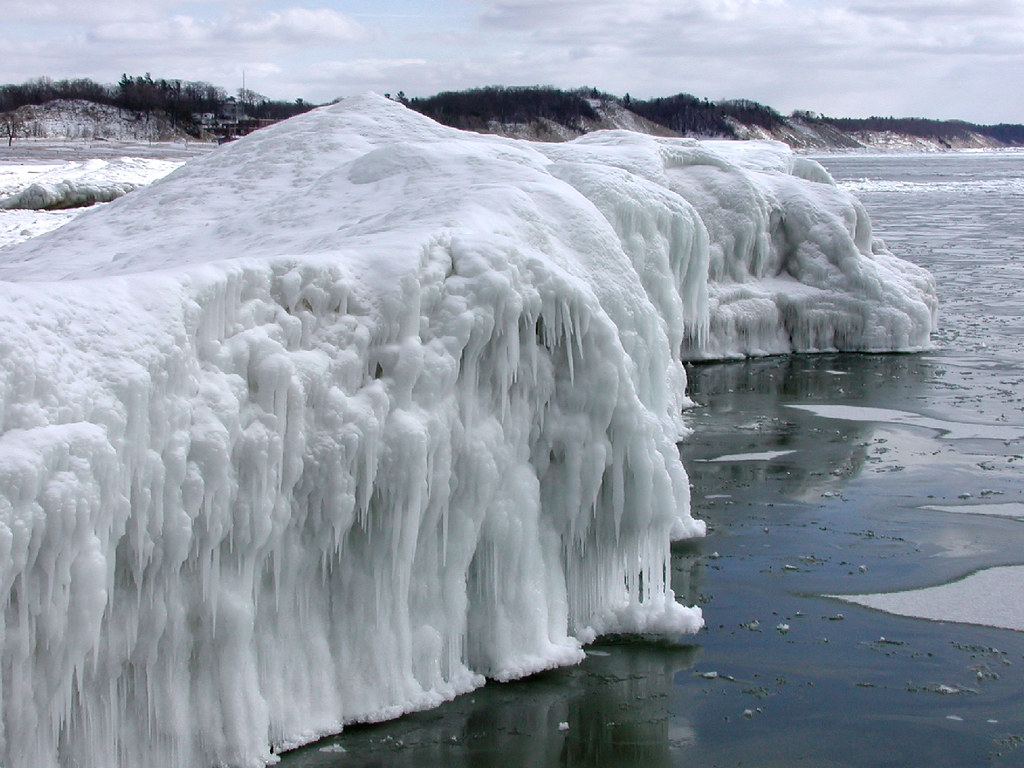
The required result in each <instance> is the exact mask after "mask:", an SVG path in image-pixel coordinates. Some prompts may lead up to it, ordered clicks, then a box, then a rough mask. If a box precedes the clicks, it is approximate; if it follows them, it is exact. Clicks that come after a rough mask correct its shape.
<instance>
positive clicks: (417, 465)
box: [0, 96, 935, 768]
mask: <svg viewBox="0 0 1024 768" xmlns="http://www.w3.org/2000/svg"><path fill="white" fill-rule="evenodd" d="M0 302H2V310H0V579H2V582H3V588H2V591H0V599H2V601H3V603H2V606H0V607H2V616H3V619H2V624H0V696H2V700H0V709H2V721H0V764H2V765H3V766H5V768H30V767H31V768H47V767H48V766H64V765H75V766H81V767H82V768H101V767H102V768H111V766H133V767H136V766H156V765H159V766H168V767H170V768H175V767H177V766H180V767H182V768H185V767H186V766H187V767H188V768H196V766H204V765H228V766H245V767H248V766H259V765H262V764H264V763H270V762H273V761H274V754H273V750H275V749H276V750H279V749H283V748H287V747H290V746H295V745H298V744H301V743H303V742H306V741H309V740H312V739H314V738H316V737H318V736H320V735H324V734H328V733H333V732H337V731H338V730H340V729H341V728H342V727H343V725H344V724H345V723H348V722H353V721H360V720H377V719H383V718H387V717H392V716H397V715H399V714H401V713H402V712H406V711H410V710H413V709H417V708H423V707H429V706H434V705H436V704H438V703H440V702H442V701H444V700H446V699H448V698H451V697H452V696H455V695H457V694H459V693H462V692H466V691H469V690H471V689H473V688H474V687H476V686H479V685H481V684H482V682H483V679H484V676H487V677H491V678H494V679H497V680H507V679H511V678H515V677H519V676H523V675H527V674H530V673H532V672H536V671H538V670H542V669H546V668H549V667H552V666H556V665H563V664H571V663H575V662H577V661H579V660H580V659H581V658H582V656H583V651H582V648H581V646H582V645H583V644H586V643H587V642H590V641H591V640H592V639H593V638H594V637H596V636H597V635H600V634H602V633H610V632H641V633H653V634H662V635H668V636H671V637H678V636H679V635H681V634H683V633H686V632H694V631H697V630H698V629H699V628H700V626H701V625H702V619H701V614H700V610H699V609H698V608H686V607H684V606H682V605H680V604H678V603H677V602H676V600H675V596H674V595H673V594H672V591H671V589H670V587H669V583H668V569H669V543H670V540H671V539H672V538H686V537H690V536H696V535H700V534H702V533H703V530H704V527H703V524H702V523H701V522H699V521H697V520H694V519H693V518H692V517H691V515H690V508H689V489H688V479H687V476H686V473H685V471H684V469H683V467H682V465H681V463H680V461H679V457H678V451H677V448H676V442H677V441H678V440H679V439H680V438H681V437H682V436H684V435H685V427H684V424H683V421H682V418H683V417H682V414H683V410H684V408H685V407H686V405H687V399H686V396H685V382H686V377H685V372H684V369H683V366H682V362H681V361H682V359H683V357H700V356H707V355H712V354H714V355H741V354H748V353H758V352H774V351H783V350H786V351H788V350H790V349H807V350H810V349H826V348H832V347H836V346H844V347H848V348H853V349H876V350H880V349H896V348H908V349H909V348H921V347H924V346H925V345H926V344H927V340H928V333H929V330H930V325H931V321H932V316H933V314H934V307H935V299H934V290H933V288H932V285H931V281H930V278H929V277H928V275H927V274H926V273H924V272H923V271H921V270H918V269H916V268H914V267H912V266H910V265H908V264H905V263H903V262H900V261H898V260H897V259H895V258H894V257H893V256H892V255H891V254H888V253H887V252H885V251H884V250H883V249H882V248H881V247H879V246H878V245H877V244H876V245H875V246H874V247H872V244H871V238H870V226H869V224H868V222H867V218H866V216H865V215H864V211H863V209H862V208H861V207H860V206H859V205H858V204H857V203H856V201H855V200H854V199H853V198H852V197H851V196H850V195H849V194H848V193H846V192H843V191H841V190H839V189H837V188H836V187H835V185H834V184H832V183H831V180H830V179H829V178H828V177H827V176H826V174H825V172H824V171H823V170H822V169H821V168H820V167H819V166H817V165H816V164H814V163H812V162H810V161H807V160H802V159H800V158H796V157H794V156H793V155H792V154H791V153H789V152H788V150H785V149H784V148H782V147H781V146H779V145H774V144H764V143H759V144H753V145H726V144H717V143H715V144H699V143H696V142H693V141H689V140H681V139H661V138H654V137H650V136H641V135H637V134H631V133H626V132H613V133H607V134H596V135H591V136H587V137H585V138H583V139H580V140H577V141H574V142H571V143H568V144H551V145H541V144H531V143H526V142H520V141H515V140H511V139H502V138H497V137H489V136H480V135H475V134H466V133H461V132H458V131H455V130H453V129H449V128H445V127H442V126H439V125H437V124H435V123H433V122H431V121H430V120H428V119H426V118H424V117H423V116H421V115H418V114H415V113H413V112H411V111H408V110H406V109H405V108H404V107H402V106H401V105H399V104H395V103H393V102H390V101H389V100H387V99H383V98H380V97H377V96H363V97H356V98H352V99H349V100H346V101H343V102H341V103H339V104H337V105H334V106H331V107H327V108H324V109H320V110H316V111H314V112H311V113H309V114H307V115H303V116H300V117H298V118H295V119H293V120H289V121H287V122H285V123H282V124H279V125H277V126H274V127H271V128H268V129H264V130H261V131H259V132H257V133H255V134H253V135H251V136H250V137H248V138H246V139H243V140H241V141H238V142H236V143H234V144H231V145H228V146H225V147H224V148H222V149H220V150H218V151H217V152H214V153H211V154H210V155H208V156H206V157H204V158H202V159H199V160H196V161H194V162H191V163H189V164H186V165H185V166H183V167H182V168H180V169H178V170H177V171H175V172H173V173H172V174H170V175H169V176H167V177H166V178H164V179H161V180H159V181H157V182H155V183H153V184H152V185H151V186H148V187H145V188H143V189H140V190H138V191H135V192H133V193H131V194H130V195H127V196H125V197H123V198H121V199H119V200H117V201H115V202H114V203H111V204H110V205H108V206H105V207H104V208H103V209H101V210H92V211H87V212H86V213H84V214H82V215H81V216H80V217H78V218H77V219H75V220H74V221H72V222H71V223H70V224H68V225H66V226H65V227H62V228H61V229H59V230H56V231H54V232H51V233H48V234H45V235H42V236H40V237H37V238H35V239H33V240H29V241H26V242H24V243H22V244H20V245H17V246H13V247H11V248H9V249H7V250H5V251H4V253H3V263H0Z"/></svg>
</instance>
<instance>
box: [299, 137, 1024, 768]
mask: <svg viewBox="0 0 1024 768" xmlns="http://www.w3.org/2000/svg"><path fill="white" fill-rule="evenodd" d="M819 159H820V160H821V161H822V162H823V163H824V164H825V165H826V167H828V169H829V170H830V171H831V172H832V173H833V175H834V176H835V177H836V178H837V180H838V181H839V182H840V183H841V184H843V185H844V186H847V187H849V188H851V189H853V190H854V191H855V192H856V193H857V195H858V196H859V197H860V198H861V200H862V201H863V202H864V203H865V205H866V207H867V209H868V211H869V212H870V214H871V216H872V220H873V222H874V226H875V232H876V235H879V236H881V237H883V238H884V239H885V240H886V243H887V244H888V246H889V248H890V249H891V250H892V251H893V252H895V253H896V254H897V255H900V256H902V257H904V258H909V259H910V260H911V261H914V262H915V263H918V264H921V265H924V266H926V267H928V268H929V269H930V270H932V272H933V273H934V274H935V276H936V278H937V281H938V285H939V292H940V300H941V315H940V327H939V330H938V332H937V333H936V334H935V337H934V341H935V349H934V350H933V351H931V352H928V353H925V354H918V355H883V356H871V355H824V356H811V357H808V356H797V357H785V358H782V357H777V358H767V359H761V360H752V361H747V362H739V363H724V364H717V363H716V364H705V365H698V366H692V367H691V368H690V369H689V371H688V373H689V376H690V380H691V392H692V396H693V397H694V399H695V400H696V401H697V402H698V404H699V405H698V408H697V409H695V410H694V411H693V412H692V413H691V414H690V416H689V420H690V424H691V425H692V426H693V427H694V428H695V433H694V435H693V437H692V438H691V439H690V440H689V441H688V442H686V443H684V444H683V445H681V447H680V450H681V453H682V455H683V458H684V461H685V463H686V466H687V470H688V472H689V474H690V478H691V481H692V483H693V486H694V488H693V491H694V495H693V499H694V512H695V514H696V515H698V516H700V517H702V518H704V519H705V520H706V521H707V522H708V525H709V535H708V537H707V538H706V539H704V540H703V541H700V542H698V543H696V544H693V545H689V546H687V547H685V548H682V549H680V550H678V551H677V552H676V555H675V561H674V577H675V580H676V583H675V584H674V588H675V591H676V594H677V595H679V596H680V599H681V600H683V602H686V603H687V604H689V603H690V602H691V601H697V602H698V603H699V604H700V605H702V607H703V608H704V611H705V617H706V619H707V628H706V629H705V630H704V631H702V632H701V633H700V634H699V635H698V636H697V637H696V638H687V639H686V643H687V644H685V645H681V646H678V647H667V646H660V645H651V644H637V643H630V644H605V645H601V646H597V647H595V648H592V649H591V650H590V654H589V657H588V659H587V661H585V662H584V663H583V664H582V665H581V666H579V667H576V668H571V669H565V670H558V671H554V672H550V673H545V674H544V675H541V676H538V677H534V678H531V679H529V680H526V681H522V682H519V683H514V684H507V685H488V686H487V687H486V688H484V689H482V690H479V691H477V692H476V693H474V694H473V695H471V696H469V697H462V698H461V699H459V700H456V701H455V702H453V703H451V704H449V705H446V706H444V707H441V708H440V709H437V710H433V711H430V712H425V713H421V714H414V715H411V716H408V717H405V718H402V719H401V720H399V721H395V722H391V723H386V724H383V725H379V726H366V727H354V728H350V729H349V730H347V731H346V732H345V733H344V734H342V735H341V736H339V737H336V738H333V739H329V740H327V741H325V742H322V743H320V744H317V745H312V746H310V747H308V748H306V749H304V750H301V751H299V752H296V753H292V754H290V755H286V756H285V758H284V760H283V762H282V765H284V766H286V768H300V767H301V768H328V767H330V768H334V767H335V766H337V767H338V768H341V767H342V766H349V765H359V766H364V765H381V766H384V765H386V766H431V765H433V766H441V765H444V766H469V765H489V766H514V765H515V766H518V765H563V766H565V765H571V766H594V765H600V766H636V765H644V766H688V767H690V766H712V765H718V766H734V765H741V764H742V765H757V766H792V765H814V766H881V765H929V766H963V765H981V764H985V765H991V766H1011V765H1020V764H1022V762H1024V712H1022V710H1021V707H1020V695H1021V692H1022V689H1024V634H1022V633H1021V632H1019V631H1014V630H1011V629H1003V628H1000V627H1005V626H1017V627H1018V628H1019V626H1020V624H1019V623H1017V624H1014V622H1019V621H1020V617H1021V612H1022V610H1024V608H1022V606H1024V599H1022V597H1024V595H1022V592H1021V590H1022V587H1021V581H1022V579H1021V575H1020V574H1021V573H1022V570H1021V565H1022V564H1024V548H1022V547H1021V543H1022V542H1024V511H1022V510H1024V484H1022V483H1021V464H1022V463H1024V386H1022V384H1024V354H1022V352H1024V349H1022V344H1024V327H1022V325H1024V320H1022V311H1021V308H1022V307H1024V295H1022V294H1024V205H1022V202H1024V187H1022V178H1024V154H1021V153H1013V152H1005V153H949V154H937V155H906V156H900V155H885V156H865V155H846V156H832V157H829V156H826V157H823V158H819ZM830 595H831V596H833V597H830ZM834 596H844V597H845V599H839V598H838V597H834ZM850 601H856V602H850ZM861 602H862V603H866V604H867V605H876V606H877V608H878V609H882V610H878V609H873V608H871V607H867V605H860V604H857V603H861ZM903 614H906V615H903ZM915 616H929V617H931V618H930V619H922V618H915ZM962 622H973V623H962ZM986 624H987V625H989V626H986Z"/></svg>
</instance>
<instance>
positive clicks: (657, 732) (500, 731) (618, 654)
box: [281, 642, 698, 768]
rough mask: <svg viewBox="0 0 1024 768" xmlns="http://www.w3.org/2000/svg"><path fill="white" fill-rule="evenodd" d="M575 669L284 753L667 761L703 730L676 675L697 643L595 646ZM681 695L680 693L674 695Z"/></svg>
mask: <svg viewBox="0 0 1024 768" xmlns="http://www.w3.org/2000/svg"><path fill="white" fill-rule="evenodd" d="M588 654H589V655H588V658H587V660H586V661H585V662H583V664H581V665H579V666H578V667H573V668H569V669H561V670H555V671H552V672H547V673H544V674H541V675H536V676H534V677H532V678H530V679H528V680H524V681H520V682H515V683H505V684H488V685H487V686H486V687H484V688H483V689H481V690H479V691H477V692H475V693H473V694H470V695H468V696H463V697H461V698H459V699H457V700H455V701H453V702H451V703H449V704H447V705H444V706H442V707H440V708H438V709H435V710H431V711H429V712H421V713H415V714H412V715H408V716H406V717H403V718H401V719H399V720H396V721H393V722H389V723H384V724H381V725H377V726H356V727H352V728H349V729H348V730H346V731H345V732H344V733H343V734H341V735H339V736H337V737H335V738H332V739H327V740H325V741H323V742H320V743H319V744H314V745H311V746H309V747H306V748H304V749H301V750H298V751H296V752H293V753H291V754H289V755H285V756H284V760H283V761H282V762H281V765H282V766H284V768H300V767H301V768H347V767H348V766H365V767H367V768H369V767H370V766H388V767H389V768H391V767H392V766H394V767H395V768H401V767H403V766H408V767H409V768H413V766H415V767H416V768H423V767H424V766H448V767H451V768H459V767H465V768H478V767H479V768H483V766H487V767H488V768H491V767H497V768H502V767H503V766H508V767H509V768H511V767H512V766H516V767H517V768H518V767H519V766H525V765H559V766H578V767H579V768H583V767H584V766H586V767H588V768H589V767H591V766H597V765H600V766H607V767H608V768H616V767H617V766H622V768H626V767H627V766H628V767H629V768H634V766H640V765H642V766H650V767H651V768H667V767H668V766H671V765H673V764H674V757H673V756H674V753H675V751H676V750H678V749H679V748H680V747H683V746H687V745H690V744H692V743H693V742H694V740H695V738H696V736H695V733H694V730H693V728H692V727H691V725H690V723H689V721H688V720H687V719H686V718H685V717H682V716H680V715H679V714H674V713H673V711H672V710H673V709H676V711H678V706H679V704H678V701H677V700H675V701H674V700H673V698H672V695H671V694H672V687H673V680H674V678H675V677H676V675H677V674H678V673H680V672H682V671H683V670H686V669H688V668H690V667H691V666H692V665H693V663H694V660H695V658H696V656H697V654H698V649H697V648H696V647H694V646H684V645H665V644H652V643H637V642H622V643H605V644H601V645H595V646H593V647H591V648H590V649H588ZM676 698H678V697H676Z"/></svg>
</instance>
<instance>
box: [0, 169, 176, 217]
mask: <svg viewBox="0 0 1024 768" xmlns="http://www.w3.org/2000/svg"><path fill="white" fill-rule="evenodd" d="M180 165H181V163H180V162H176V161H172V160H155V159H145V158H139V157H122V158H119V159H116V160H100V159H95V158H94V159H90V160H87V161H85V162H76V161H69V162H66V163H62V164H60V165H57V166H44V167H42V168H40V169H38V171H37V172H36V173H34V174H32V175H31V176H30V177H29V178H30V181H31V183H29V184H28V185H27V186H20V187H19V188H18V189H17V190H14V191H11V190H5V189H4V187H5V186H6V184H5V183H4V182H5V181H7V180H5V179H4V176H3V174H0V209H2V210H19V209H20V210H61V209H64V208H82V207H86V206H90V205H94V204H96V203H109V202H110V201H111V200H116V199H117V198H119V197H121V196H123V195H126V194H128V193H129V192H132V191H133V190H136V189H138V188H139V187H141V186H144V185H145V184H149V183H150V182H152V181H153V180H155V179H158V178H160V177H161V176H164V175H166V174H167V173H170V171H172V170H173V169H174V168H176V167H178V166H180Z"/></svg>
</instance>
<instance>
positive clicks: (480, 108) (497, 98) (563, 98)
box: [398, 86, 1024, 145]
mask: <svg viewBox="0 0 1024 768" xmlns="http://www.w3.org/2000/svg"><path fill="white" fill-rule="evenodd" d="M398 100H399V101H401V102H402V103H404V104H406V105H407V106H409V107H411V108H412V109H415V110H416V111H418V112H422V113H423V114H425V115H427V116H428V117H431V118H433V119H434V120H437V121H438V122H440V123H444V124H446V125H450V126H453V127H455V128H462V129H466V130H477V131H479V130H487V129H488V126H489V125H491V124H494V123H498V124H505V125H507V124H528V123H531V122H533V121H536V120H538V119H545V120H550V121H553V122H555V123H558V124H560V125H563V126H566V127H570V128H581V127H585V124H586V123H588V122H590V123H597V122H599V121H600V119H601V114H600V113H599V111H598V108H599V107H600V106H601V105H608V104H616V105H617V106H619V107H621V108H622V109H625V110H628V111H630V112H632V113H634V114H636V115H639V116H640V117H642V118H645V119H646V120H649V121H650V122H652V123H655V124H656V125H659V126H661V127H663V128H667V129H668V130H670V131H673V132H675V133H678V134H681V135H684V136H721V137H725V138H743V137H744V135H745V133H748V132H749V129H750V128H751V127H757V128H763V129H764V130H765V131H767V132H769V133H771V132H784V131H786V129H787V128H790V127H791V123H790V120H799V121H801V122H803V123H809V124H817V125H825V126H830V127H831V128H833V129H835V130H837V131H841V132H843V133H855V132H857V131H873V132H885V131H889V132H893V133H899V134H905V135H909V136H915V137H918V138H922V139H931V140H934V141H937V142H939V143H946V144H950V145H953V144H956V143H957V142H963V141H966V140H968V139H969V137H970V134H971V133H974V134H978V135H981V136H986V137H989V138H991V139H993V140H995V141H997V142H1001V143H1003V144H1010V145H1024V126H1021V125H1005V124H1004V125H975V124H974V123H968V122H964V121H960V120H949V121H943V120H926V119H922V118H894V117H871V118H866V119H850V118H833V117H824V116H822V115H817V114H814V113H812V112H795V113H793V115H792V116H791V117H790V118H786V117H784V116H782V115H781V114H779V113H778V112H776V111H775V110H774V109H772V108H771V107H767V106H765V105H763V104H758V103H757V102H756V101H750V100H747V99H736V100H729V101H710V100H708V99H702V98H699V97H697V96H692V95H690V94H688V93H679V94H676V95H675V96H667V97H662V98H655V99H649V100H640V99H633V98H630V96H629V94H626V96H625V97H623V98H621V99H620V98H618V97H616V96H611V95H609V94H607V93H602V92H600V91H598V90H597V89H596V88H595V89H591V88H581V89H578V90H574V91H563V90H559V89H556V88H552V87H547V86H543V87H541V86H525V87H502V86H490V87H486V88H474V89H471V90H466V91H445V92H443V93H439V94H437V95H436V96H430V97H427V98H417V99H406V98H405V97H404V95H403V94H402V93H401V92H399V94H398Z"/></svg>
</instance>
